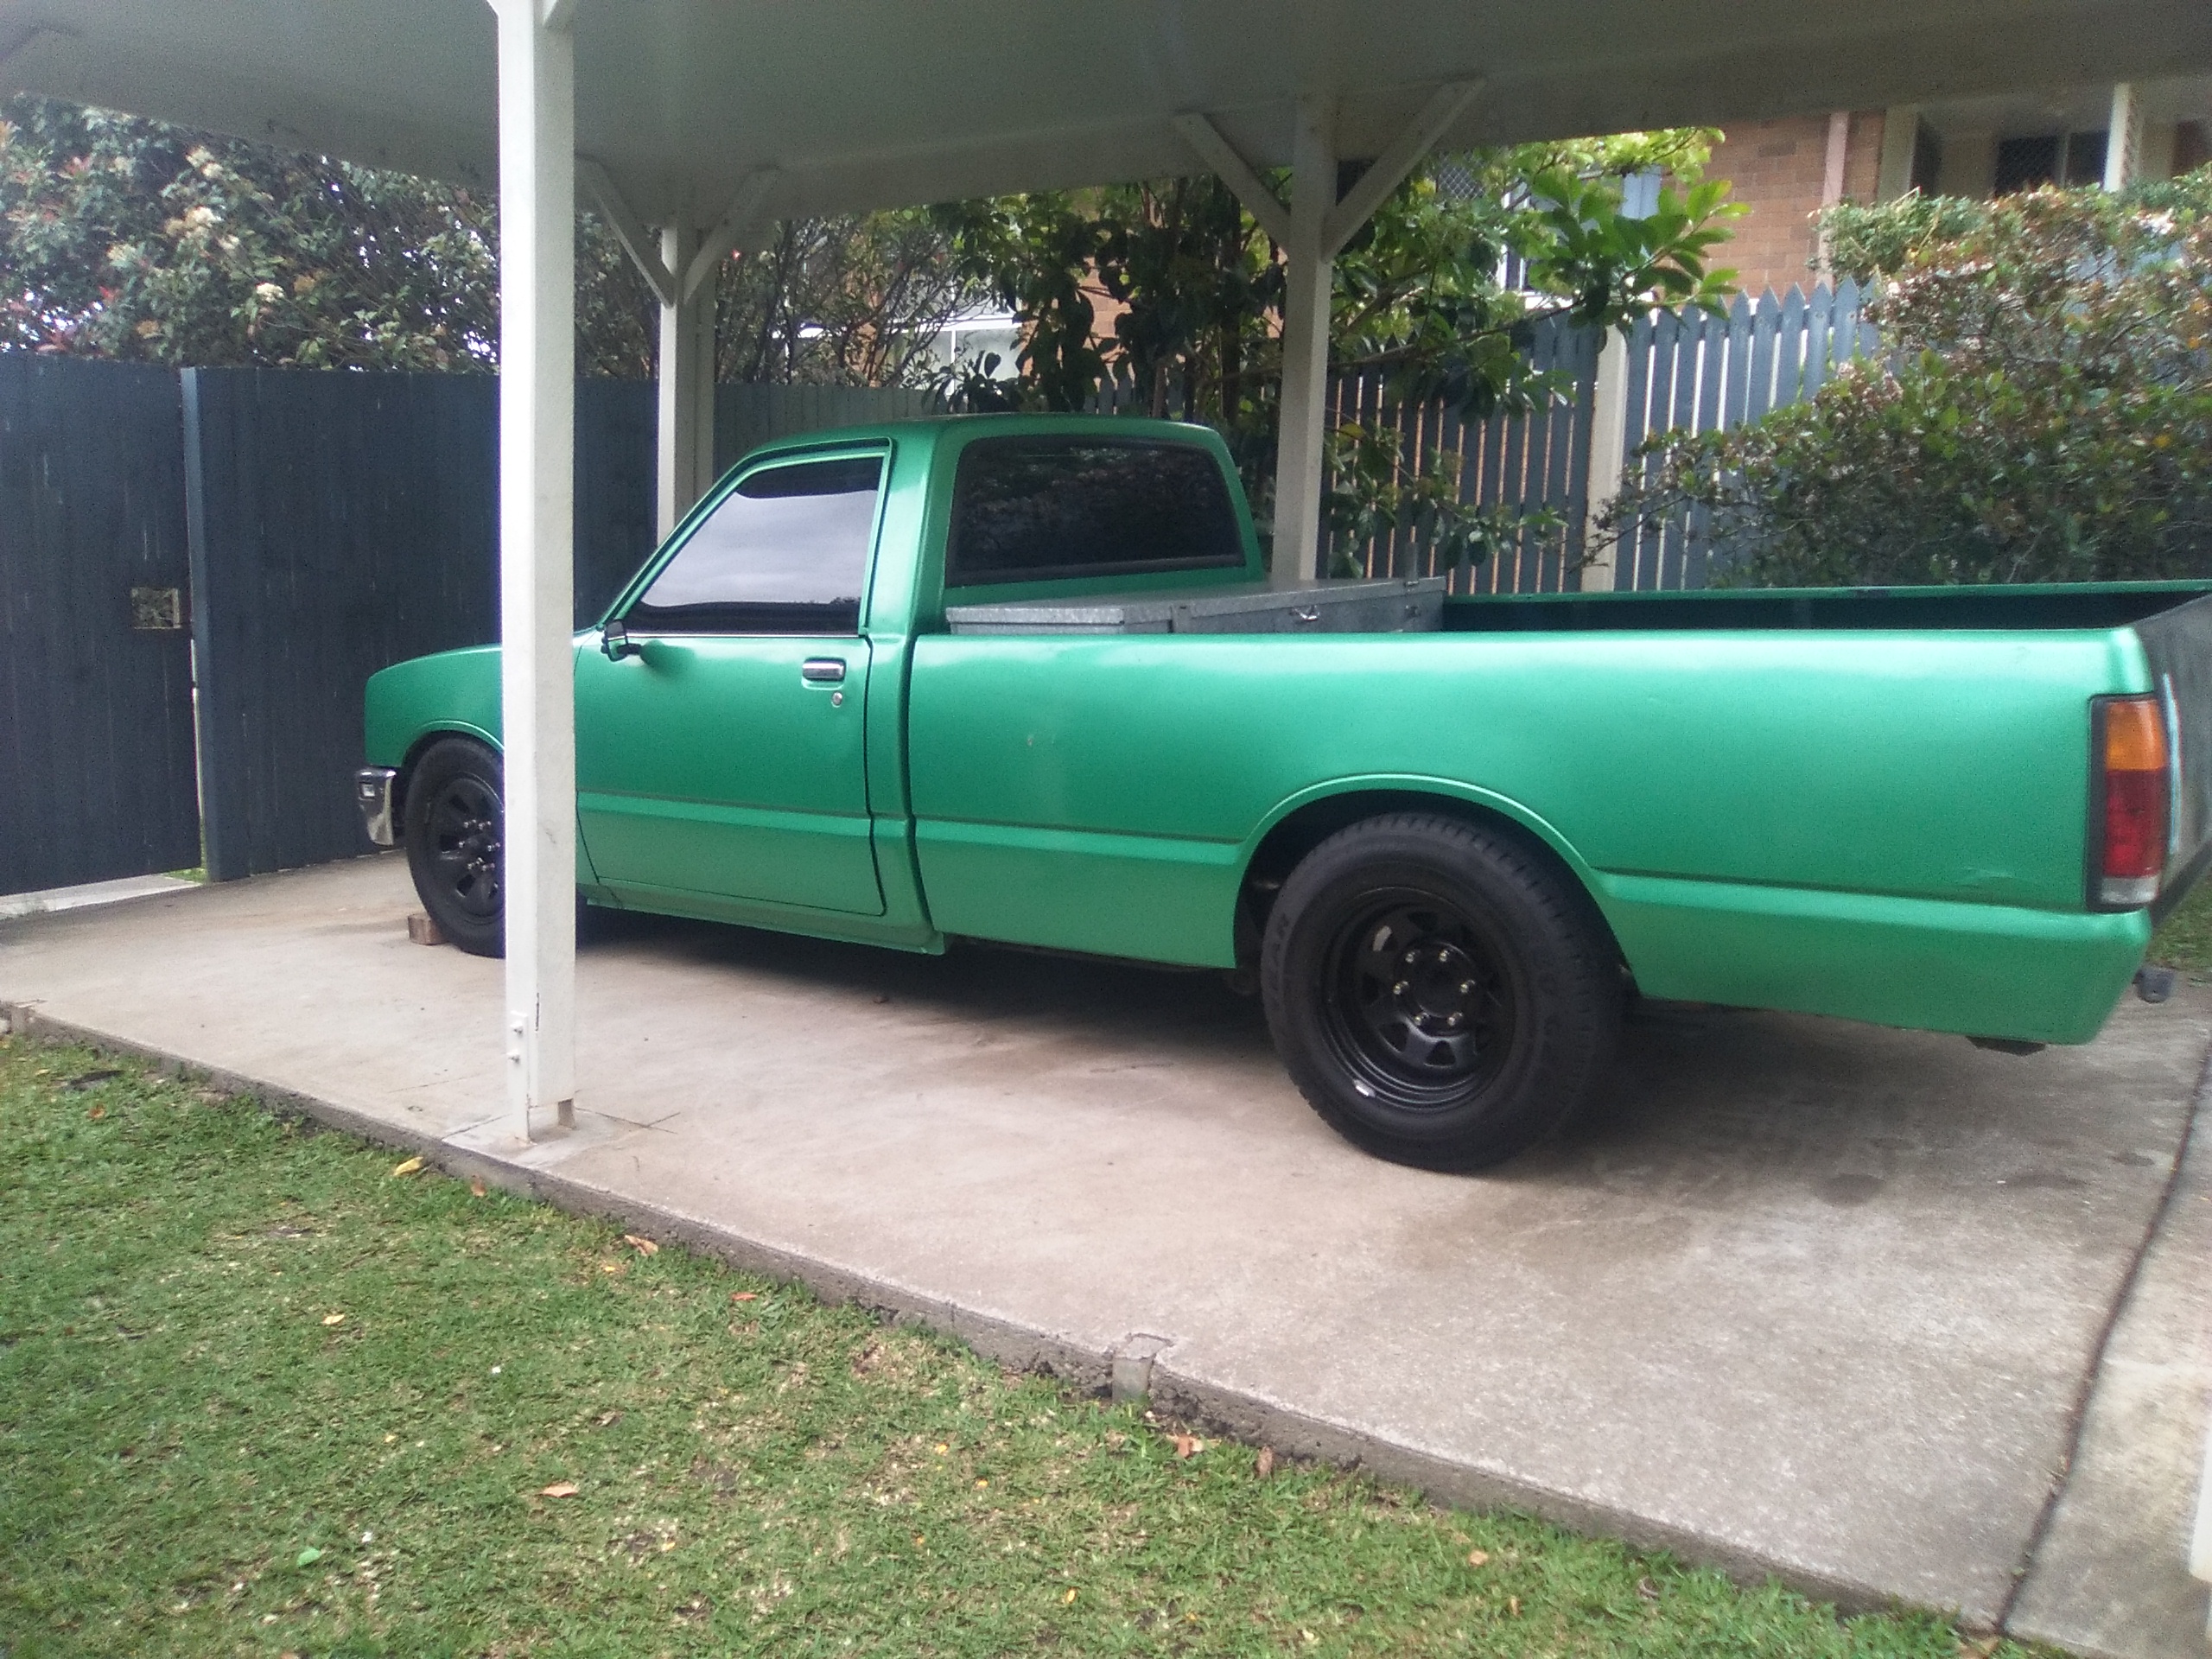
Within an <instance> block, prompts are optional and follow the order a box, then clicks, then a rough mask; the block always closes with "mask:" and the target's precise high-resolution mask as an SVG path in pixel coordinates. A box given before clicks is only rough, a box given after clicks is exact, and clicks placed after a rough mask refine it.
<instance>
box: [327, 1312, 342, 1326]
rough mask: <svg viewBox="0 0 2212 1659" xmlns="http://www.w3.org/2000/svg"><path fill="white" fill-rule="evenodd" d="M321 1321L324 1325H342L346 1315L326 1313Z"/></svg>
mask: <svg viewBox="0 0 2212 1659" xmlns="http://www.w3.org/2000/svg"><path fill="white" fill-rule="evenodd" d="M322 1322H323V1323H324V1324H325V1325H343V1324H345V1323H346V1316H345V1315H344V1314H343V1313H326V1314H324V1315H323V1316H322Z"/></svg>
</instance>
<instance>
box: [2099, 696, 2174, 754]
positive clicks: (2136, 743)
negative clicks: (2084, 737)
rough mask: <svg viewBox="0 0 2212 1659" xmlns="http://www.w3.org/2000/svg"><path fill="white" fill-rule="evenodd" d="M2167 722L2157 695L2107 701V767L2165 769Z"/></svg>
mask: <svg viewBox="0 0 2212 1659" xmlns="http://www.w3.org/2000/svg"><path fill="white" fill-rule="evenodd" d="M2165 769H2166V722H2165V719H2164V712H2163V711H2162V710H2161V709H2159V707H2158V699H2157V698H2156V697H2114V698H2113V699H2112V700H2111V701H2110V702H2107V703H2106V704H2105V770H2106V771H2107V772H2164V770H2165Z"/></svg>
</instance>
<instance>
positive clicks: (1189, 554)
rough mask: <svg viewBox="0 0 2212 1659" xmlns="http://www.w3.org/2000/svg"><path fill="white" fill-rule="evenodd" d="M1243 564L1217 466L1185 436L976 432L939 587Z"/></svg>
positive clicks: (956, 490)
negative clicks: (1177, 439)
mask: <svg viewBox="0 0 2212 1659" xmlns="http://www.w3.org/2000/svg"><path fill="white" fill-rule="evenodd" d="M1243 563H1244V544H1243V537H1241V536H1240V535H1239V534H1238V532H1237V525H1236V510H1235V508H1233V507H1232V506H1231V505H1230V499H1229V488H1228V486H1227V485H1226V484H1225V483H1224V482H1223V480H1222V476H1221V468H1220V467H1219V466H1218V465H1217V463H1216V461H1215V460H1214V458H1213V455H1212V454H1211V453H1210V452H1208V451H1207V450H1205V449H1201V448H1198V447H1196V446H1195V445H1192V444H1186V443H1162V442H1141V441H1131V440H1129V439H1125V438H1124V439H1116V438H1075V437H1070V438H978V439H976V441H975V442H972V443H970V444H969V446H968V447H967V448H966V449H965V450H963V451H962V453H961V456H960V469H959V472H958V474H957V477H956V478H955V480H954V483H953V490H952V526H951V532H950V537H949V538H948V540H947V543H946V547H945V575H944V582H945V586H946V587H948V588H972V587H976V586H978V585H979V584H982V583H985V582H1048V581H1052V580H1053V579H1055V578H1058V577H1065V576H1096V575H1119V574H1122V573H1132V574H1133V573H1135V572H1140V571H1147V570H1198V569H1213V568H1221V569H1231V568H1236V567H1241V566H1242V565H1243Z"/></svg>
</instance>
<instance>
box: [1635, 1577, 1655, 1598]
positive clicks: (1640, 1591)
mask: <svg viewBox="0 0 2212 1659" xmlns="http://www.w3.org/2000/svg"><path fill="white" fill-rule="evenodd" d="M1636 1593H1637V1598H1638V1599H1640V1600H1643V1601H1656V1600H1658V1599H1659V1586H1657V1585H1656V1584H1654V1583H1653V1582H1652V1581H1651V1580H1649V1579H1638V1580H1637V1581H1636Z"/></svg>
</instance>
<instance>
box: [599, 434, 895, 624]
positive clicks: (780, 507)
mask: <svg viewBox="0 0 2212 1659" xmlns="http://www.w3.org/2000/svg"><path fill="white" fill-rule="evenodd" d="M882 476H883V460H882V457H880V455H864V456H855V457H852V458H849V459H844V460H838V461H801V462H798V463H797V464H795V465H792V466H789V467H766V468H764V469H763V470H761V471H760V472H757V473H755V474H753V475H752V476H751V477H750V478H747V479H746V480H744V481H743V482H742V483H741V484H740V485H739V486H737V487H736V488H735V489H734V490H733V491H731V492H730V493H729V494H728V495H727V496H725V497H723V498H722V502H721V505H720V506H718V507H716V508H715V510H714V512H713V513H712V514H711V515H709V518H707V519H706V521H705V522H704V523H702V524H700V525H699V527H698V528H697V529H696V530H695V531H692V532H691V534H690V537H689V538H688V539H687V540H686V541H685V542H684V543H683V546H682V547H680V548H678V549H677V553H676V556H675V557H674V558H672V559H671V560H670V561H669V562H668V563H667V564H666V565H664V566H663V567H662V569H661V572H660V574H659V575H657V576H655V577H654V578H653V580H652V586H650V587H648V588H646V589H645V594H644V596H643V597H641V598H640V599H639V601H637V603H635V604H634V605H632V606H631V607H630V610H629V613H628V614H627V616H626V617H625V619H624V620H625V621H626V622H627V623H628V625H629V626H631V627H632V629H634V630H638V631H640V632H652V631H655V630H658V631H661V632H670V633H857V632H860V626H861V590H862V588H864V587H865V586H866V584H867V581H868V538H869V537H870V535H871V533H872V532H873V531H874V528H875V496H876V489H877V486H879V484H880V482H881V481H882Z"/></svg>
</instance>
